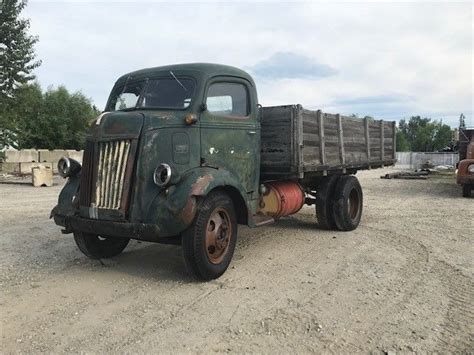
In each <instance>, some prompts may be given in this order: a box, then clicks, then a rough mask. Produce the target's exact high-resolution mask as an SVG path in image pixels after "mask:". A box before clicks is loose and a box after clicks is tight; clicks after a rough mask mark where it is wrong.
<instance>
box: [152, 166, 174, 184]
mask: <svg viewBox="0 0 474 355" xmlns="http://www.w3.org/2000/svg"><path fill="white" fill-rule="evenodd" d="M153 181H154V182H155V184H156V185H158V186H159V187H165V186H166V185H168V184H169V182H170V181H171V167H170V166H169V165H168V164H165V163H162V164H160V165H158V167H157V168H156V169H155V172H154V173H153Z"/></svg>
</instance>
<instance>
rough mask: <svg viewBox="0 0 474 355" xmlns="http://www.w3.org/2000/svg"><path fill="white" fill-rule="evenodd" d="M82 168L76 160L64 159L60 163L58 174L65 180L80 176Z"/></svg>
mask: <svg viewBox="0 0 474 355" xmlns="http://www.w3.org/2000/svg"><path fill="white" fill-rule="evenodd" d="M81 168H82V167H81V164H80V163H79V162H78V161H76V160H74V159H69V158H66V157H62V158H61V159H59V161H58V173H59V175H61V176H62V177H63V178H67V177H70V176H76V175H78V174H79V172H80V171H81Z"/></svg>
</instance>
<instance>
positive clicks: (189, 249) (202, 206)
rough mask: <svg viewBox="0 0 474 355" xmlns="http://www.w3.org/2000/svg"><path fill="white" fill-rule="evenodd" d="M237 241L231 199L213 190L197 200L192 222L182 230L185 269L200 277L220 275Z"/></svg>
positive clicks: (202, 278) (213, 277)
mask: <svg viewBox="0 0 474 355" xmlns="http://www.w3.org/2000/svg"><path fill="white" fill-rule="evenodd" d="M236 242H237V218H236V216H235V211H234V205H233V203H232V200H231V199H230V198H229V196H227V195H226V194H225V193H223V192H220V191H218V192H212V193H210V194H209V195H208V196H207V197H206V198H205V199H204V200H202V201H200V203H199V205H198V209H197V212H196V217H195V219H194V222H193V224H192V225H191V226H190V227H189V228H188V229H187V230H186V231H184V232H183V235H182V246H183V255H184V260H185V262H186V266H187V268H188V270H189V271H190V272H191V273H192V274H194V275H195V276H196V277H197V278H199V279H201V280H212V279H216V278H218V277H219V276H221V275H222V274H223V273H224V272H225V271H226V270H227V268H228V266H229V264H230V262H231V260H232V256H233V254H234V249H235V244H236Z"/></svg>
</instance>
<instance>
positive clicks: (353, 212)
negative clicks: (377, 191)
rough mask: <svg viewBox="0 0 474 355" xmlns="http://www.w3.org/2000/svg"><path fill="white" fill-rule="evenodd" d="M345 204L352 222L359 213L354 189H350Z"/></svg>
mask: <svg viewBox="0 0 474 355" xmlns="http://www.w3.org/2000/svg"><path fill="white" fill-rule="evenodd" d="M347 202H348V203H347V212H348V213H349V217H350V218H351V219H352V220H354V219H355V218H356V217H357V215H358V213H359V204H360V201H359V194H358V193H357V190H356V189H352V191H351V192H350V194H349V199H348V201H347Z"/></svg>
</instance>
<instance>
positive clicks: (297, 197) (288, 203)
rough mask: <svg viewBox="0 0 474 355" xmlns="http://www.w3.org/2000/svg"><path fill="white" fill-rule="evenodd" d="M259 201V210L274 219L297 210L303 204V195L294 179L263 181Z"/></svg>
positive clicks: (301, 189)
mask: <svg viewBox="0 0 474 355" xmlns="http://www.w3.org/2000/svg"><path fill="white" fill-rule="evenodd" d="M264 186H265V190H266V191H265V192H264V193H263V196H262V199H261V201H260V212H261V213H263V214H265V215H268V216H272V217H274V218H275V219H277V218H280V217H283V216H289V215H291V214H294V213H296V212H298V211H299V210H300V209H301V207H303V205H304V201H305V195H304V191H303V188H302V187H301V185H300V184H298V183H297V182H294V181H274V182H269V183H265V185H264Z"/></svg>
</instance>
